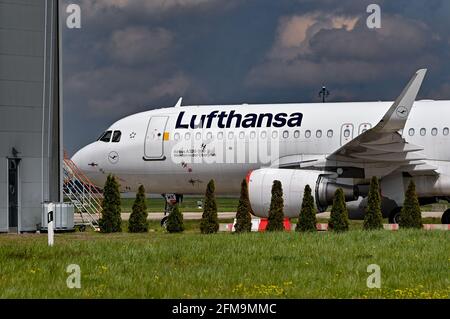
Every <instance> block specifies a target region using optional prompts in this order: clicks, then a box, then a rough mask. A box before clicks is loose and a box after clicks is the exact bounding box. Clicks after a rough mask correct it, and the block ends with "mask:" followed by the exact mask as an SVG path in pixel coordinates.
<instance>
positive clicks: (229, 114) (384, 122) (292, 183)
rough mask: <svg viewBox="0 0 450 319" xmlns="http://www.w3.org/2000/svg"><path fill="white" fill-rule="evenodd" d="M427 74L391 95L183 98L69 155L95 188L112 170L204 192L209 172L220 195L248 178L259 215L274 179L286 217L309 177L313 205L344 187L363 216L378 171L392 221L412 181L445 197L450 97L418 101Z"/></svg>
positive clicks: (132, 187) (449, 185)
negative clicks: (242, 100)
mask: <svg viewBox="0 0 450 319" xmlns="http://www.w3.org/2000/svg"><path fill="white" fill-rule="evenodd" d="M425 74H426V70H425V69H422V70H419V71H417V72H416V74H414V76H413V77H412V79H411V80H410V82H409V83H408V84H407V86H406V87H405V89H404V90H403V92H402V93H401V94H400V96H399V97H398V98H397V100H396V101H395V102H364V103H360V102H352V103H320V104H319V103H317V104H266V105H247V104H243V105H227V106H224V105H209V106H182V105H181V98H180V100H179V101H178V103H177V104H176V105H175V107H170V108H162V109H156V110H151V111H147V112H143V113H139V114H135V115H131V116H128V117H126V118H124V119H121V120H119V121H117V122H116V123H114V124H113V125H111V127H110V128H108V129H107V130H106V131H105V132H104V133H103V134H102V135H101V136H100V138H99V139H98V140H97V141H95V142H93V143H91V144H89V145H88V146H86V147H84V148H83V149H81V150H80V151H78V152H77V153H76V154H75V155H74V156H73V158H72V160H73V161H74V162H75V163H76V165H77V166H78V167H79V168H80V169H81V170H82V171H83V172H84V173H85V174H87V175H88V177H89V178H90V179H91V180H92V181H93V182H94V183H95V184H96V185H98V186H101V185H103V184H104V182H105V180H106V177H107V175H108V174H114V175H115V176H117V177H118V179H119V181H120V184H121V189H122V190H123V191H136V190H137V188H138V187H139V185H141V184H142V185H144V186H145V189H146V190H147V192H150V193H160V194H203V193H204V191H205V187H206V183H207V182H208V181H209V180H210V179H214V180H215V182H216V192H217V193H218V194H238V193H239V189H240V182H241V181H242V179H243V178H247V179H248V183H249V196H250V201H251V206H252V209H253V212H254V214H255V215H256V216H260V217H266V216H267V215H268V211H269V205H270V197H271V187H272V184H273V181H274V180H279V181H281V183H282V187H283V196H284V205H285V206H284V213H285V216H287V217H296V216H298V214H299V210H300V205H301V201H302V197H303V189H304V187H305V185H307V184H308V185H310V186H311V188H312V190H313V195H314V198H315V202H316V207H317V209H318V211H324V210H325V209H326V208H327V206H328V205H330V203H331V202H332V199H333V194H334V191H335V190H336V188H338V187H341V188H342V189H343V190H344V193H345V197H346V201H347V204H348V207H349V214H350V218H363V216H364V208H365V206H366V204H367V200H366V197H367V191H368V184H369V182H370V179H371V177H372V176H377V177H378V178H380V185H381V194H382V211H383V215H384V216H388V217H389V218H390V220H391V222H396V221H397V220H398V219H397V218H398V215H399V211H400V208H401V205H402V203H403V200H404V191H405V188H406V187H407V185H408V182H409V181H410V180H414V182H415V183H416V189H417V194H418V196H419V198H420V201H421V203H433V202H436V201H437V200H439V199H448V198H449V197H450V147H449V145H450V101H428V100H427V101H415V99H416V96H417V93H418V91H419V89H420V86H421V84H422V81H423V79H424V77H425ZM449 219H450V211H446V212H445V213H444V215H443V217H442V221H443V222H445V223H449Z"/></svg>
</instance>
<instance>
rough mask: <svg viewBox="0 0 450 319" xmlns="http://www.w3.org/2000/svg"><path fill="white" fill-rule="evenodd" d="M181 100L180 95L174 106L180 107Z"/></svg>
mask: <svg viewBox="0 0 450 319" xmlns="http://www.w3.org/2000/svg"><path fill="white" fill-rule="evenodd" d="M181 102H183V97H180V98H179V99H178V102H177V104H175V107H181Z"/></svg>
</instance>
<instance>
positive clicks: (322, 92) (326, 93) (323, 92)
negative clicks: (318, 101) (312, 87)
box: [319, 85, 330, 103]
mask: <svg viewBox="0 0 450 319" xmlns="http://www.w3.org/2000/svg"><path fill="white" fill-rule="evenodd" d="M329 95H330V91H328V90H327V88H326V86H325V85H323V86H322V89H321V90H320V91H319V97H321V98H322V103H325V100H326V98H327V97H328V96H329Z"/></svg>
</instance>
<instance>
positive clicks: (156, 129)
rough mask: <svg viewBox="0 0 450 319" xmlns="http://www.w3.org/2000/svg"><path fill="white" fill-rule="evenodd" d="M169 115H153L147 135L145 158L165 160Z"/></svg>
mask: <svg viewBox="0 0 450 319" xmlns="http://www.w3.org/2000/svg"><path fill="white" fill-rule="evenodd" d="M167 120H168V117H167V116H152V117H151V118H150V120H149V122H148V126H147V134H146V136H145V146H144V154H145V156H144V159H146V160H164V159H165V158H166V157H165V156H164V140H165V139H166V138H165V137H166V133H165V129H166V124H167Z"/></svg>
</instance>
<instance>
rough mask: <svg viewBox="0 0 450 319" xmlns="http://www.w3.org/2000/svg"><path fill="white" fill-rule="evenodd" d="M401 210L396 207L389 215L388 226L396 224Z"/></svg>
mask: <svg viewBox="0 0 450 319" xmlns="http://www.w3.org/2000/svg"><path fill="white" fill-rule="evenodd" d="M401 210H402V208H401V207H397V208H395V209H394V210H393V211H392V212H391V213H390V214H389V224H398V222H399V221H400V211H401Z"/></svg>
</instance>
